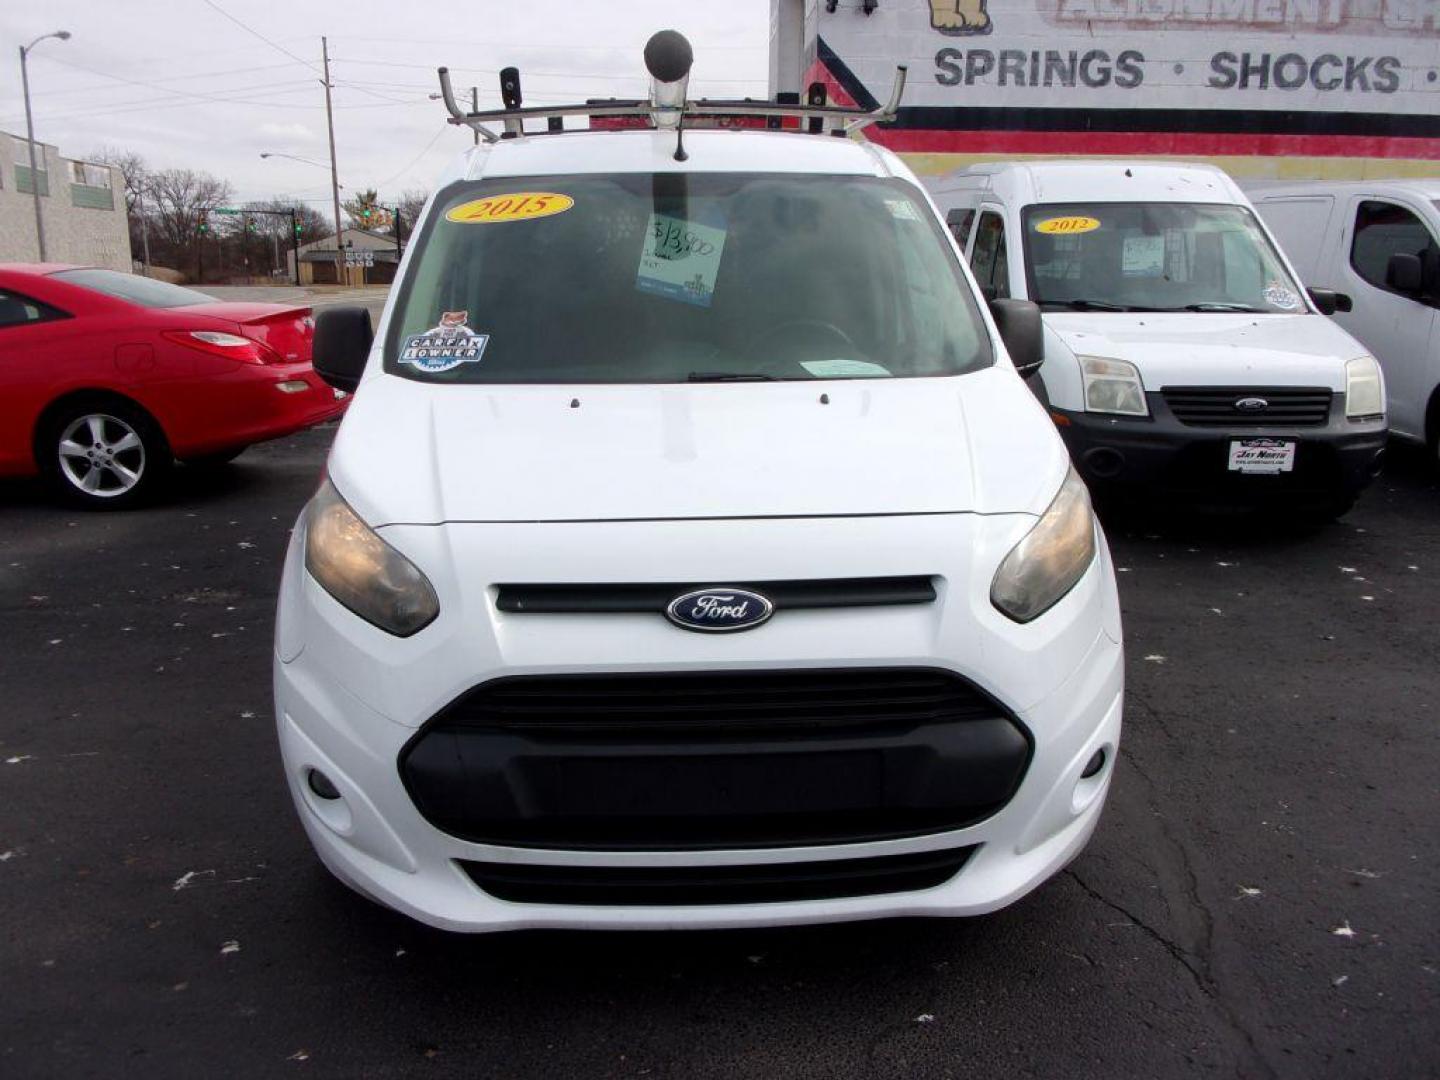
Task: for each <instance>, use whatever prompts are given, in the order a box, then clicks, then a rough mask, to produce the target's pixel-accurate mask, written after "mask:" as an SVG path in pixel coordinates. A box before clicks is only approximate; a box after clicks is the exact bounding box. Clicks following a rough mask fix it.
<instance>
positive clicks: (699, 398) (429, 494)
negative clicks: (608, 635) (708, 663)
mask: <svg viewBox="0 0 1440 1080" xmlns="http://www.w3.org/2000/svg"><path fill="white" fill-rule="evenodd" d="M822 395H823V396H824V397H828V402H825V401H822ZM1067 460H1068V459H1067V458H1066V455H1065V449H1064V446H1063V444H1062V443H1061V442H1060V439H1059V438H1058V436H1057V435H1056V434H1055V430H1054V428H1053V426H1052V425H1051V423H1050V421H1049V419H1048V418H1047V417H1046V415H1045V413H1044V411H1043V410H1042V409H1041V408H1040V406H1039V404H1038V403H1037V402H1036V401H1035V399H1034V397H1033V395H1031V393H1030V391H1029V390H1028V389H1027V388H1026V387H1025V385H1024V384H1023V383H1022V382H1021V381H1020V379H1019V378H1017V377H1016V375H1015V373H1014V371H1013V370H1010V369H1008V368H1000V367H997V368H993V369H989V370H986V371H980V372H975V373H973V374H970V375H963V376H958V377H954V378H945V379H894V380H864V381H862V380H850V381H834V382H818V381H816V382H811V381H806V382H795V383H725V384H715V383H710V384H704V385H695V386H689V385H666V386H653V385H646V386H579V387H577V386H555V387H545V386H474V385H472V386H460V385H455V384H434V383H422V382H419V381H416V380H410V379H404V378H399V377H397V376H393V375H384V374H377V375H374V376H372V377H370V378H368V379H366V380H365V381H364V382H363V383H362V384H361V386H360V388H359V391H358V392H357V393H356V395H355V398H354V400H353V402H352V404H351V406H350V409H349V412H348V414H347V416H346V418H345V421H344V423H343V424H342V425H341V428H340V432H339V434H338V435H337V436H336V440H335V445H334V449H333V450H332V452H331V457H330V465H329V468H330V475H331V478H332V479H333V480H334V482H335V485H336V487H337V488H338V489H339V491H340V493H341V494H342V495H343V496H344V497H345V498H346V499H347V500H348V501H349V502H350V503H351V505H352V506H354V508H355V510H356V512H357V513H359V514H360V516H361V517H362V518H364V519H365V520H366V521H368V522H369V523H370V524H371V525H372V526H375V527H377V528H378V527H381V526H384V525H390V524H401V523H404V524H438V523H440V522H448V521H477V522H520V521H523V522H531V521H611V520H617V521H618V520H637V519H639V520H644V519H678V518H747V517H811V516H824V517H831V516H848V515H877V514H939V513H957V512H965V511H979V512H982V513H1007V512H1023V513H1032V514H1038V513H1041V512H1042V511H1043V510H1044V509H1045V507H1046V506H1047V505H1048V504H1049V502H1050V500H1051V499H1052V498H1053V497H1054V495H1055V492H1056V490H1057V489H1058V487H1059V485H1060V483H1061V481H1062V480H1063V479H1064V476H1065V470H1066V467H1067Z"/></svg>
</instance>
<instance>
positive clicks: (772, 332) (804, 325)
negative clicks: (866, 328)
mask: <svg viewBox="0 0 1440 1080" xmlns="http://www.w3.org/2000/svg"><path fill="white" fill-rule="evenodd" d="M798 329H807V330H820V331H823V332H824V333H827V334H829V335H831V336H832V337H835V338H839V339H840V340H841V341H843V342H844V343H845V346H846V347H847V348H848V349H849V350H850V351H851V354H852V358H854V359H858V358H859V357H863V356H864V355H865V353H864V351H863V350H861V348H860V346H859V345H856V344H855V342H854V340H853V339H852V338H851V337H850V335H849V334H847V333H845V331H844V330H841V329H840V328H839V327H838V326H836V325H835V324H834V323H831V322H825V321H824V320H823V319H786V320H785V321H784V322H780V323H776V324H775V325H774V326H768V327H766V328H765V329H764V330H761V331H760V332H759V333H758V334H756V335H755V336H754V337H752V338H751V339H750V340H749V341H748V342H746V343H745V352H746V355H750V354H752V353H754V351H755V348H756V346H757V345H760V344H761V343H763V342H766V341H769V340H770V339H771V338H773V337H776V336H777V335H779V334H781V333H782V332H784V331H786V330H798Z"/></svg>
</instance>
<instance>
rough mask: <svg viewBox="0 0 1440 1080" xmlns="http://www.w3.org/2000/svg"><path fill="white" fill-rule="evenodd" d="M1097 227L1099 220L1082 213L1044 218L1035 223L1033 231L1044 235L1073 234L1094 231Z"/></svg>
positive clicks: (1098, 226)
mask: <svg viewBox="0 0 1440 1080" xmlns="http://www.w3.org/2000/svg"><path fill="white" fill-rule="evenodd" d="M1098 228H1100V222H1099V220H1098V219H1096V218H1093V217H1086V216H1085V215H1084V214H1072V215H1069V216H1067V217H1052V218H1046V219H1045V220H1044V221H1037V222H1036V223H1035V231H1036V232H1038V233H1044V234H1045V235H1046V236H1074V235H1076V234H1077V233H1087V232H1094V231H1095V230H1096V229H1098Z"/></svg>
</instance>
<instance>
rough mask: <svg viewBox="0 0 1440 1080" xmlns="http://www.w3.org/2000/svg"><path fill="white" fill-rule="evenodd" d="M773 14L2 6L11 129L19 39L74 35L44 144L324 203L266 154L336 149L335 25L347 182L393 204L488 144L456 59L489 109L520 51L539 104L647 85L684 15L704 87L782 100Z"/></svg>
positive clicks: (42, 54)
mask: <svg viewBox="0 0 1440 1080" xmlns="http://www.w3.org/2000/svg"><path fill="white" fill-rule="evenodd" d="M768 19H769V2H768V0H721V2H720V3H699V2H697V0H684V2H679V3H677V2H676V0H471V2H470V3H467V4H456V3H454V2H451V3H446V4H441V3H438V2H436V0H403V2H400V3H395V2H389V3H381V2H379V0H345V2H344V3H339V2H336V0H323V2H321V0H44V2H39V0H29V2H12V3H6V4H0V130H3V131H8V132H11V133H14V134H17V135H21V136H23V135H24V132H25V107H24V102H23V99H22V97H21V90H20V69H19V58H18V56H17V48H18V46H20V45H25V44H28V43H29V42H30V40H31V39H33V38H35V37H37V36H39V35H40V34H43V33H47V32H49V31H51V30H69V31H70V32H71V33H72V34H73V35H74V36H73V37H72V38H71V39H70V40H69V41H57V40H53V39H52V40H50V41H45V42H42V43H41V44H40V45H39V46H37V47H36V49H35V51H34V52H33V53H32V54H31V56H30V61H29V68H30V94H31V102H32V106H33V108H34V112H35V137H36V139H38V140H40V141H42V142H48V143H53V144H55V145H57V146H58V147H59V148H60V153H61V154H62V155H64V156H67V157H85V156H87V155H89V154H91V153H93V152H95V151H96V150H98V149H100V148H101V147H112V148H115V149H119V150H132V151H135V152H137V153H139V154H141V155H142V156H143V157H144V158H145V160H146V162H147V163H148V164H149V165H150V167H151V168H153V169H166V168H190V169H196V170H203V171H206V172H210V173H213V174H215V175H216V176H219V177H221V178H223V179H226V180H229V181H230V183H231V184H232V185H233V187H234V188H235V193H236V201H244V200H248V199H260V198H268V197H270V196H282V195H283V196H288V197H297V198H305V199H310V200H314V205H316V206H317V207H319V208H321V209H323V208H324V204H325V203H326V201H327V200H328V194H329V178H328V173H327V172H326V171H322V170H321V169H319V168H316V167H313V166H310V165H305V164H301V163H299V162H295V161H287V160H284V159H274V158H272V159H270V160H261V158H260V152H261V151H262V150H265V151H274V152H279V153H286V154H294V155H297V156H299V157H306V158H311V159H313V160H315V161H318V162H326V161H328V148H327V145H326V138H325V108H324V106H325V98H324V90H323V88H322V87H321V85H320V82H319V70H320V36H321V35H322V34H324V35H327V36H328V37H329V39H330V57H331V75H332V78H333V80H334V83H335V142H336V154H337V158H338V161H339V174H340V182H341V183H342V184H343V185H345V188H346V191H349V190H352V189H353V190H360V189H363V188H367V187H375V188H378V189H379V191H380V194H381V197H382V198H381V201H382V202H390V201H393V199H394V198H395V197H396V196H398V195H399V194H400V192H401V191H403V190H405V189H407V188H426V189H428V188H429V187H430V186H431V180H432V178H433V177H434V176H435V174H436V173H437V172H438V171H439V169H440V168H441V167H442V165H443V164H444V162H445V161H446V160H447V158H448V157H449V156H451V155H453V154H455V153H458V152H459V151H460V150H462V149H464V147H465V145H466V143H467V141H468V140H469V139H470V134H469V132H468V130H466V129H464V128H456V127H452V126H449V125H447V124H445V123H444V116H445V111H444V106H443V105H442V104H441V103H440V102H438V101H430V100H428V97H427V95H429V94H430V93H433V92H435V91H436V90H437V89H438V85H437V83H436V80H435V68H436V67H438V66H439V65H441V64H444V65H447V66H448V67H449V68H450V70H451V73H452V75H453V77H454V80H455V85H456V89H457V93H458V92H459V90H460V88H461V87H465V88H467V90H466V93H467V94H468V87H470V86H472V85H477V84H478V85H479V87H480V104H481V108H495V107H498V106H499V104H500V100H499V90H498V84H499V79H498V72H499V69H500V68H502V67H505V66H506V65H509V64H514V65H516V66H518V67H519V68H520V72H521V79H522V86H523V90H524V94H525V104H527V105H539V104H547V103H556V102H561V101H581V100H584V99H585V98H588V97H610V96H619V97H638V96H642V95H643V94H644V92H645V89H646V87H647V85H648V77H647V76H646V75H645V69H644V64H643V61H642V59H641V51H642V49H643V47H644V44H645V40H646V39H647V38H648V37H649V36H650V34H651V33H652V32H654V31H655V30H658V29H663V28H666V27H674V28H675V29H678V30H680V31H682V32H683V33H684V34H686V35H687V36H688V37H689V38H690V40H691V42H692V44H693V45H694V46H695V66H694V69H693V73H692V78H691V83H690V87H691V94H692V96H697V97H698V96H709V97H743V96H747V95H749V96H764V94H765V92H766V49H767V34H768ZM262 38H264V39H268V42H267V41H266V40H262ZM344 195H345V192H342V198H343V197H344Z"/></svg>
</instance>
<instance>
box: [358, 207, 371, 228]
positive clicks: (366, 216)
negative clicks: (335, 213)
mask: <svg viewBox="0 0 1440 1080" xmlns="http://www.w3.org/2000/svg"><path fill="white" fill-rule="evenodd" d="M360 220H361V221H363V222H364V223H365V224H366V225H369V224H370V208H369V207H368V206H365V207H361V209H360Z"/></svg>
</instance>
